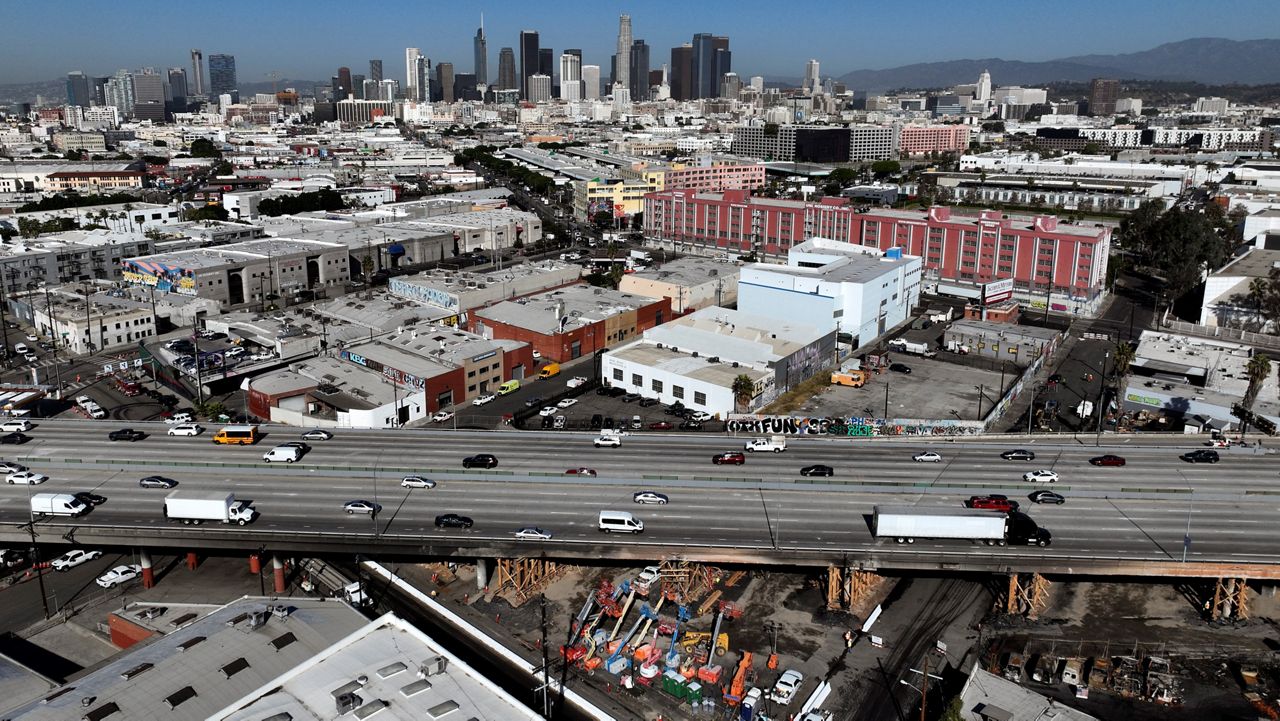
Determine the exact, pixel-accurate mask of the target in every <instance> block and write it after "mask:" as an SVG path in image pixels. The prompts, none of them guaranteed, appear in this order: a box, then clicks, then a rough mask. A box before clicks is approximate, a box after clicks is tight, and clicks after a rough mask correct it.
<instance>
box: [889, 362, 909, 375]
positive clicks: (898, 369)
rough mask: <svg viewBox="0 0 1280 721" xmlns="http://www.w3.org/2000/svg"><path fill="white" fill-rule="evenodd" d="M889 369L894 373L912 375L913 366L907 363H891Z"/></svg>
mask: <svg viewBox="0 0 1280 721" xmlns="http://www.w3.org/2000/svg"><path fill="white" fill-rule="evenodd" d="M889 370H891V371H893V372H894V373H903V374H906V375H911V366H909V365H907V364H905V363H890V364H889Z"/></svg>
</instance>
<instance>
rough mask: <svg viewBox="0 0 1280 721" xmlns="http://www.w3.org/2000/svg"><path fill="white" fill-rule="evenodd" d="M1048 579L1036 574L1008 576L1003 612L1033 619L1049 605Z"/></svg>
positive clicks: (1012, 574) (1013, 574)
mask: <svg viewBox="0 0 1280 721" xmlns="http://www.w3.org/2000/svg"><path fill="white" fill-rule="evenodd" d="M1049 585H1050V582H1049V579H1047V578H1045V577H1044V576H1041V575H1040V574H1038V573H1011V574H1009V589H1008V591H1007V592H1006V593H1005V596H1004V612H1005V613H1007V614H1009V615H1011V616H1016V615H1023V616H1026V617H1027V618H1030V619H1033V620H1034V619H1035V618H1037V617H1038V616H1039V615H1040V612H1041V611H1043V610H1044V608H1045V606H1046V605H1048V603H1049Z"/></svg>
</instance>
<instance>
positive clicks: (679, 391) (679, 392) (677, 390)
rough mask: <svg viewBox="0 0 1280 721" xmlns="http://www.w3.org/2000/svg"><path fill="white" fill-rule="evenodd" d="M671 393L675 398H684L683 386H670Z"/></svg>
mask: <svg viewBox="0 0 1280 721" xmlns="http://www.w3.org/2000/svg"><path fill="white" fill-rule="evenodd" d="M671 395H673V396H675V397H676V398H680V399H683V398H684V386H671Z"/></svg>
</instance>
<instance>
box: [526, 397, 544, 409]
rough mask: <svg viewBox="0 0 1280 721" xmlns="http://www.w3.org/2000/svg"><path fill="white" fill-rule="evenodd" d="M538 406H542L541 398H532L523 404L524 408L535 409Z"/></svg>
mask: <svg viewBox="0 0 1280 721" xmlns="http://www.w3.org/2000/svg"><path fill="white" fill-rule="evenodd" d="M540 405H542V396H534V397H532V398H530V399H529V400H527V401H525V402H524V407H525V408H536V407H538V406H540Z"/></svg>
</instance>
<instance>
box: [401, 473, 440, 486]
mask: <svg viewBox="0 0 1280 721" xmlns="http://www.w3.org/2000/svg"><path fill="white" fill-rule="evenodd" d="M400 487H401V488H435V487H436V482H435V481H433V480H431V479H430V478H423V477H422V476H405V477H404V478H401V479H400Z"/></svg>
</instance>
